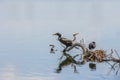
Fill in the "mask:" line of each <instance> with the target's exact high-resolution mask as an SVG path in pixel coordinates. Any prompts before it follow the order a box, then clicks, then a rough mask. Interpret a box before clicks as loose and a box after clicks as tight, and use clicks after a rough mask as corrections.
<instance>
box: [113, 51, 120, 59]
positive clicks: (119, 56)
mask: <svg viewBox="0 0 120 80" xmlns="http://www.w3.org/2000/svg"><path fill="white" fill-rule="evenodd" d="M114 51H115V53H116V54H117V56H118V58H119V59H120V56H119V54H118V52H117V51H116V50H114Z"/></svg>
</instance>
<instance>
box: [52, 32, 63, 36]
mask: <svg viewBox="0 0 120 80" xmlns="http://www.w3.org/2000/svg"><path fill="white" fill-rule="evenodd" d="M53 35H57V36H59V37H61V36H62V35H61V34H60V33H59V32H58V33H55V34H53Z"/></svg>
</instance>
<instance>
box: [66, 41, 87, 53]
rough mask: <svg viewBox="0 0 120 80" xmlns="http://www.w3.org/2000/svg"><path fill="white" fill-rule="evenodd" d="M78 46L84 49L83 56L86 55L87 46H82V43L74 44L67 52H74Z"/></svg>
mask: <svg viewBox="0 0 120 80" xmlns="http://www.w3.org/2000/svg"><path fill="white" fill-rule="evenodd" d="M76 46H79V47H81V48H82V50H83V54H85V53H86V48H85V46H84V45H82V44H81V43H78V42H77V43H74V44H73V45H72V46H71V47H69V48H68V49H67V50H66V51H70V50H72V49H73V48H74V47H76Z"/></svg>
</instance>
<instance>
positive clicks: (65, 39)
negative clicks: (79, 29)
mask: <svg viewBox="0 0 120 80" xmlns="http://www.w3.org/2000/svg"><path fill="white" fill-rule="evenodd" d="M62 40H63V41H65V42H67V43H72V41H71V40H69V39H67V38H62Z"/></svg>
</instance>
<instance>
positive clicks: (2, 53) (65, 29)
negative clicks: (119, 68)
mask: <svg viewBox="0 0 120 80" xmlns="http://www.w3.org/2000/svg"><path fill="white" fill-rule="evenodd" d="M119 3H120V1H117V0H116V1H112V0H110V1H108V0H106V1H105V0H101V1H99V0H91V1H88V0H70V1H69V0H62V1H61V0H52V1H48V0H44V1H43V0H0V80H119V79H120V75H119V73H118V75H115V72H114V71H112V72H111V73H109V74H108V72H109V70H110V66H109V65H108V64H107V63H100V64H97V70H96V71H91V70H90V69H89V67H88V63H87V64H85V65H83V66H80V67H79V66H78V67H77V69H78V71H79V73H77V74H76V73H73V68H71V66H68V67H65V68H64V69H63V70H62V72H61V73H60V74H57V73H55V70H56V68H57V66H58V63H59V60H58V58H59V57H60V56H61V53H60V51H62V49H63V48H61V45H60V44H59V42H58V41H57V37H55V36H53V35H52V34H54V33H55V32H60V33H62V34H63V36H64V37H66V38H69V39H73V36H72V34H73V33H76V32H79V36H78V37H77V41H80V40H81V39H84V40H85V43H86V45H88V44H89V43H90V42H91V41H96V43H97V47H96V49H104V50H106V51H107V53H108V54H109V53H110V50H111V49H116V50H117V51H118V53H120V45H119V41H120V37H119V34H120V22H119V21H120V11H119V9H120V5H119ZM49 44H55V45H56V48H57V49H58V51H57V52H56V54H50V53H49V50H50V47H49ZM71 53H72V54H74V53H76V51H71Z"/></svg>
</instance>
